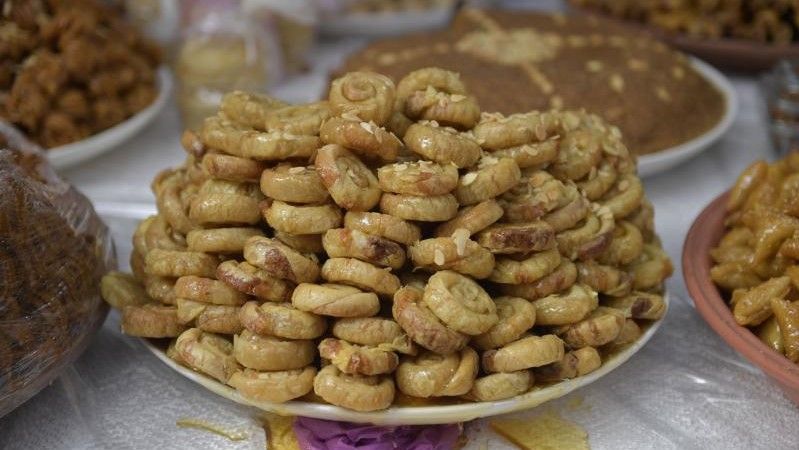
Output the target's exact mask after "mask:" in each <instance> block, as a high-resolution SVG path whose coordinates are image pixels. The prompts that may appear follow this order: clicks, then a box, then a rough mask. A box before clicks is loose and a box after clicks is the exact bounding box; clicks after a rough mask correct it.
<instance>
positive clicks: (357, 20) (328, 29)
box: [320, 5, 455, 37]
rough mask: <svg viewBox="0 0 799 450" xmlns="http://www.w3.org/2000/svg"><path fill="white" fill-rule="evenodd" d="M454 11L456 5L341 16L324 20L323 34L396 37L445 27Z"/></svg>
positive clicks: (321, 28) (322, 24) (321, 29)
mask: <svg viewBox="0 0 799 450" xmlns="http://www.w3.org/2000/svg"><path fill="white" fill-rule="evenodd" d="M454 11H455V8H454V5H453V6H447V7H443V8H434V9H429V10H420V11H405V12H393V11H391V12H380V13H360V12H359V13H350V14H340V15H336V16H334V17H330V18H325V19H324V20H322V21H321V23H320V31H321V32H322V33H323V34H326V35H330V36H364V37H381V36H395V35H399V34H405V33H413V32H416V31H425V30H432V29H435V28H441V27H444V26H445V25H446V24H448V23H449V21H450V19H451V18H452V15H453V13H454Z"/></svg>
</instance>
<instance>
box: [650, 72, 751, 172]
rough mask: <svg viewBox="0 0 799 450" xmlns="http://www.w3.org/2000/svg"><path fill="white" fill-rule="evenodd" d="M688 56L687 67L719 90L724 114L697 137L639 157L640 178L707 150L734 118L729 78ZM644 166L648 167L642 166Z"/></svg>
mask: <svg viewBox="0 0 799 450" xmlns="http://www.w3.org/2000/svg"><path fill="white" fill-rule="evenodd" d="M688 59H689V60H690V61H691V66H692V67H693V68H694V70H696V71H697V72H698V73H699V75H701V76H702V77H703V78H704V79H705V80H707V81H708V82H709V83H710V84H712V85H713V86H714V87H715V88H716V89H718V90H719V91H720V92H721V94H722V96H723V97H724V102H725V106H726V107H725V109H724V115H722V116H721V119H720V120H719V121H718V122H717V123H716V124H715V125H714V126H713V127H712V128H710V129H708V130H707V131H705V132H704V133H702V134H700V135H699V136H696V137H694V138H692V139H690V140H688V141H685V142H683V143H681V144H677V145H674V146H671V147H669V148H666V149H663V150H660V151H657V152H654V153H648V154H645V155H641V156H639V157H638V172H639V174H640V175H641V176H642V177H646V176H651V175H655V174H658V173H661V172H665V171H667V170H669V169H671V168H673V167H674V166H676V165H678V164H680V163H682V162H684V161H686V160H688V159H690V158H691V157H693V156H695V155H698V154H699V153H701V152H703V151H704V150H707V149H708V148H710V146H711V145H712V144H714V143H715V142H716V141H718V140H719V139H720V138H721V137H722V136H723V135H724V134H725V133H726V132H727V131H728V130H729V128H730V127H731V126H732V124H733V122H734V121H735V118H736V117H737V116H738V110H739V108H740V102H739V99H738V93H737V92H736V91H735V88H734V87H733V86H732V83H731V82H730V80H729V79H728V78H727V77H726V76H725V75H724V74H723V73H721V72H720V71H719V70H718V69H716V68H715V67H713V66H711V65H710V64H709V63H707V62H705V61H703V60H701V59H699V58H697V57H695V56H688ZM644 165H646V166H650V167H643V168H642V166H644Z"/></svg>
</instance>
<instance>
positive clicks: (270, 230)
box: [103, 68, 672, 411]
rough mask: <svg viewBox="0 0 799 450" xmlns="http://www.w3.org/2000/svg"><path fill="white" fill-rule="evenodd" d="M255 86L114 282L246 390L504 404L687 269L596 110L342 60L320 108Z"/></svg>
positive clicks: (613, 328) (169, 193) (180, 177)
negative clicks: (479, 92) (391, 73)
mask: <svg viewBox="0 0 799 450" xmlns="http://www.w3.org/2000/svg"><path fill="white" fill-rule="evenodd" d="M248 98H249V97H247V95H246V94H241V93H239V94H236V95H233V96H231V97H230V98H229V100H230V101H227V102H225V105H224V108H223V112H222V113H221V114H220V115H218V116H215V117H212V118H209V119H208V120H207V121H206V123H205V126H204V127H203V130H201V132H200V134H199V136H197V137H192V136H187V139H186V140H187V145H186V147H187V148H188V149H190V155H189V156H188V157H187V160H186V162H185V164H184V165H183V166H182V167H179V168H176V169H172V170H167V171H164V172H163V173H162V174H160V175H159V176H158V177H157V178H156V180H155V181H154V182H153V190H154V192H155V194H156V199H157V203H158V206H159V207H158V211H159V213H158V215H156V216H154V217H151V218H148V219H147V220H145V221H143V222H142V224H141V225H140V226H139V227H138V228H137V230H136V234H135V235H134V250H135V251H134V254H133V256H132V257H131V266H132V267H133V270H134V275H133V276H125V275H121V274H119V273H113V274H109V275H108V276H107V277H106V281H105V282H104V286H105V287H104V289H103V292H104V295H105V297H106V299H107V300H108V302H109V303H111V304H112V305H115V306H116V307H120V308H123V309H124V312H123V326H124V331H126V332H127V333H129V334H134V335H140V336H150V337H176V336H179V335H184V334H186V333H188V332H189V331H191V333H189V334H187V336H189V337H191V336H194V335H197V336H199V337H203V336H206V337H205V338H203V339H204V341H203V342H205V341H207V343H217V344H219V345H218V346H217V347H218V348H217V347H214V348H216V350H213V351H212V352H211V353H208V355H212V356H213V358H212V360H211V361H205V360H203V359H202V358H201V357H202V356H203V354H198V355H194V354H192V353H188V352H187V351H186V350H185V347H186V343H185V342H184V341H186V338H184V339H183V340H181V345H180V346H173V347H174V348H175V349H176V350H172V351H171V352H170V355H173V356H175V357H176V358H179V357H180V355H181V352H179V351H178V350H180V349H183V353H186V356H187V358H186V359H181V362H182V363H183V364H186V365H189V366H191V367H193V368H194V369H196V370H198V371H200V372H202V373H206V374H209V375H210V376H212V377H215V378H216V379H218V380H220V382H226V383H227V384H229V385H230V386H233V387H235V388H236V389H238V390H239V392H240V393H241V394H242V395H243V396H245V397H247V398H251V399H255V400H263V401H271V402H282V401H288V400H291V399H294V398H297V397H299V396H302V395H305V394H307V393H309V391H311V390H313V391H314V393H315V395H316V396H317V397H319V398H321V399H322V400H324V401H326V402H328V403H331V404H333V405H336V406H339V407H343V408H348V409H353V410H358V411H374V410H379V409H384V408H387V407H389V406H390V405H391V404H392V403H393V402H394V398H395V394H396V390H397V389H399V391H400V392H401V393H402V394H403V395H405V396H410V397H418V398H436V397H457V398H460V399H462V400H463V401H496V400H501V399H506V398H510V397H513V396H516V395H519V394H523V393H524V392H527V391H528V390H529V389H530V388H532V387H533V386H535V385H536V383H537V382H547V383H552V382H556V381H558V380H562V379H568V378H573V377H577V376H582V375H585V374H587V373H589V372H591V371H593V370H595V369H596V368H597V367H599V366H601V364H602V359H603V358H604V356H603V355H606V354H608V353H609V352H611V351H613V350H615V349H618V348H620V347H621V346H623V345H627V344H629V343H630V342H633V341H634V340H636V339H638V337H639V336H640V335H641V327H642V326H643V325H644V323H645V322H646V321H651V320H658V319H660V318H661V317H662V316H663V314H664V312H665V301H664V299H663V297H662V286H663V280H664V279H665V278H666V277H667V276H668V275H669V274H670V273H671V270H672V267H671V264H670V262H669V260H668V257H667V256H666V255H665V253H664V252H663V251H662V249H661V248H660V244H659V241H658V239H657V236H656V235H655V233H654V226H653V223H654V221H653V210H652V206H651V204H650V203H649V202H648V201H647V200H646V197H645V195H644V192H643V185H642V184H641V182H640V180H639V179H638V177H637V175H636V174H635V161H634V160H633V159H632V157H631V156H630V155H629V153H628V152H627V150H626V148H625V147H624V145H623V144H622V142H621V136H620V135H619V133H618V131H617V130H616V129H615V128H613V127H610V126H608V125H607V124H605V123H604V122H603V121H602V120H601V119H599V118H598V117H596V116H593V115H590V114H587V113H584V112H572V111H544V112H539V111H533V112H530V113H526V114H514V115H512V116H507V117H505V116H502V115H500V114H495V113H481V112H480V109H479V105H477V104H476V103H474V98H473V97H472V96H470V95H469V92H468V89H467V86H464V85H463V83H462V82H461V81H460V79H459V78H458V75H457V74H454V73H452V72H448V71H446V70H442V69H437V68H426V69H421V70H418V71H415V72H413V73H412V74H409V75H408V76H407V77H406V78H404V79H402V80H399V82H398V83H397V84H396V87H395V84H394V83H393V82H392V81H391V80H389V79H387V78H386V77H384V76H382V75H378V74H374V73H368V72H357V73H351V74H347V75H345V76H343V77H342V78H340V79H337V80H335V81H334V82H333V85H332V87H331V89H330V94H329V98H328V101H327V102H321V103H315V104H311V105H299V106H289V105H285V104H279V103H277V102H274V104H272V103H269V105H267V106H268V107H266V106H264V105H266V103H265V100H264V99H262V98H261V99H260V100H258V101H257V102H256V103H257V105H260V106H259V107H258V108H255V109H254V110H252V111H250V110H244V109H247V108H251V107H252V105H250V103H252V101H249V100H247V99H248ZM253 98H255V97H253ZM259 98H260V97H259ZM233 100H236V101H233ZM247 105H250V106H247ZM257 105H256V106H257ZM259 108H260V109H259ZM259 111H260V112H259ZM255 122H258V123H255ZM189 138H191V139H189ZM187 330H188V331H187ZM193 330H196V331H193ZM213 333H217V334H213ZM197 336H195V338H196V337H197ZM207 336H216V337H207ZM203 339H200V340H203ZM219 339H221V341H219ZM222 347H224V348H222ZM228 347H229V348H228ZM536 380H539V381H536ZM266 390H269V392H266Z"/></svg>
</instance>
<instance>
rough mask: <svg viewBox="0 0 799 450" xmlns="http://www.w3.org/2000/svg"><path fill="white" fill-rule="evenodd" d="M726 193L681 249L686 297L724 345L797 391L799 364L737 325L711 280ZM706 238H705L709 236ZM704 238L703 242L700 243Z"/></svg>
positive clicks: (699, 219) (701, 217) (705, 211)
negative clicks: (714, 248)
mask: <svg viewBox="0 0 799 450" xmlns="http://www.w3.org/2000/svg"><path fill="white" fill-rule="evenodd" d="M728 196H729V191H727V192H725V193H723V194H721V195H720V196H718V197H716V198H715V199H714V200H713V201H712V202H710V204H708V205H707V206H706V207H705V209H703V210H702V212H701V213H700V214H699V215H698V216H697V218H696V219H695V220H694V223H693V224H692V225H691V228H690V230H689V231H688V235H687V236H686V239H685V243H684V245H683V253H682V270H683V276H684V278H685V284H686V286H687V288H688V293H689V294H690V295H691V297H692V298H693V301H694V305H695V306H696V309H697V310H698V311H699V314H701V315H702V317H703V318H704V319H705V322H707V323H708V325H710V327H711V328H713V330H714V331H715V332H716V333H717V334H718V335H719V336H720V337H721V338H722V339H724V341H725V342H727V344H729V345H730V347H732V348H733V349H735V350H736V351H737V352H738V353H739V354H741V355H742V356H743V357H744V358H746V359H747V360H749V361H750V362H751V363H752V364H754V365H756V366H757V367H759V368H760V369H761V370H762V371H763V372H765V373H766V374H767V375H768V376H770V377H772V378H773V379H775V380H776V381H777V382H778V383H779V384H781V385H783V386H784V387H786V388H788V389H791V390H795V391H799V364H795V363H793V362H791V360H789V359H788V358H786V357H785V356H783V355H780V354H779V353H777V352H775V351H774V350H772V349H771V348H770V347H769V346H767V345H766V344H764V343H763V342H762V341H761V340H760V339H759V338H758V337H757V336H756V335H755V334H754V333H752V332H751V331H750V330H749V329H748V328H746V327H743V326H741V325H738V323H737V322H735V318H734V317H733V315H732V311H731V310H730V308H729V306H728V305H727V303H726V302H725V301H724V299H723V298H722V296H721V293H720V292H719V290H718V288H717V287H716V285H715V284H714V283H713V281H712V280H711V279H710V267H711V259H710V253H709V252H710V249H711V248H712V247H713V246H715V245H716V244H717V243H718V241H719V240H720V239H721V236H722V233H723V230H724V224H723V221H724V217H725V215H726V214H725V213H726V207H725V205H726V203H727V197H728ZM708 235H709V238H705V236H708ZM703 238H704V239H703Z"/></svg>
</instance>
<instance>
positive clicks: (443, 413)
mask: <svg viewBox="0 0 799 450" xmlns="http://www.w3.org/2000/svg"><path fill="white" fill-rule="evenodd" d="M663 299H664V301H665V302H666V307H667V308H668V305H669V295H668V292H667V293H666V294H665V295H664V297H663ZM667 312H668V311H667ZM662 322H663V319H661V320H658V321H657V322H654V323H652V324H651V325H650V326H649V328H647V329H646V331H645V332H644V334H643V335H641V338H640V339H638V340H637V341H636V342H634V343H633V344H631V345H630V346H629V347H627V348H626V349H624V350H622V351H620V352H618V353H616V354H614V355H612V356H611V357H610V358H608V359H607V360H606V361H604V362H603V364H602V366H601V367H600V368H599V369H597V370H596V371H594V372H592V373H590V374H588V375H585V376H582V377H579V378H574V379H571V380H566V381H562V382H560V383H558V384H555V385H552V386H546V387H543V388H534V389H533V390H532V391H530V392H527V393H525V394H522V395H519V396H516V397H513V398H510V399H507V400H501V401H497V402H476V403H460V404H455V405H440V406H392V407H391V408H388V409H386V410H383V411H374V412H358V411H352V410H349V409H345V408H341V407H338V406H334V405H329V404H322V403H313V402H305V401H290V402H287V403H267V402H256V401H252V400H248V399H246V398H244V397H242V396H241V395H239V393H238V392H237V391H236V390H235V389H233V388H231V387H230V386H226V385H224V384H222V383H220V382H218V381H216V380H214V379H212V378H209V377H207V376H205V375H203V374H201V373H198V372H195V371H193V370H191V369H189V368H187V367H184V366H181V365H180V364H178V363H176V362H175V361H173V360H171V359H170V358H169V357H167V356H166V353H164V351H163V350H162V349H161V348H159V347H157V346H155V345H153V343H152V342H150V341H148V340H147V339H142V341H143V342H144V345H145V346H146V347H147V349H149V350H150V351H151V352H152V353H153V354H154V355H155V356H156V357H158V359H160V360H161V361H162V362H164V364H166V365H168V366H169V367H171V368H172V369H174V370H175V371H177V372H178V373H180V374H181V375H183V376H184V377H186V378H188V379H190V380H191V381H194V382H195V383H197V384H199V385H201V386H203V387H205V388H206V389H208V390H210V391H212V392H214V393H215V394H218V395H221V396H222V397H225V398H227V399H229V400H233V401H234V402H236V403H241V404H243V405H250V406H254V407H256V408H258V409H261V410H264V411H268V412H272V413H276V414H281V415H294V416H304V417H313V418H317V419H328V420H341V421H347V422H362V423H364V422H368V423H374V424H377V425H429V424H437V423H455V422H466V421H470V420H474V419H477V418H479V417H489V416H496V415H499V414H505V413H509V412H513V411H519V410H522V409H530V408H534V407H536V406H538V405H540V404H542V403H545V402H548V401H550V400H554V399H556V398H560V397H563V396H564V395H566V394H568V393H570V392H572V391H574V390H575V389H578V388H581V387H583V386H586V385H588V384H591V383H593V382H594V381H596V380H598V379H599V378H601V377H603V376H604V375H606V374H608V373H610V372H611V371H613V370H614V369H616V368H617V367H619V366H621V365H622V364H624V362H626V361H627V360H628V359H630V357H631V356H633V355H634V354H635V353H636V352H638V351H639V350H641V349H642V348H643V347H644V345H645V344H646V343H647V342H648V341H649V339H651V338H652V336H653V335H654V334H655V332H656V331H657V329H658V328H659V327H660V325H661V323H662Z"/></svg>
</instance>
